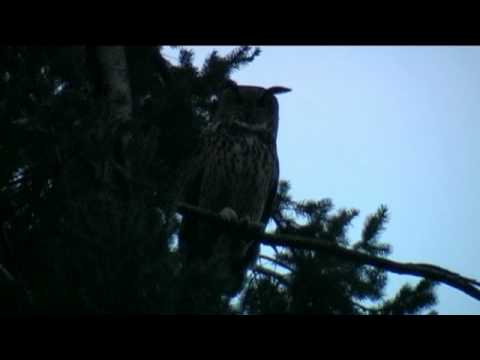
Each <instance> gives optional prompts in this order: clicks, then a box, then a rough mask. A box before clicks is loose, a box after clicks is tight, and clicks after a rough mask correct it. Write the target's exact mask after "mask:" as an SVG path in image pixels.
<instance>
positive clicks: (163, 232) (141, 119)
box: [0, 46, 435, 314]
mask: <svg viewBox="0 0 480 360" xmlns="http://www.w3.org/2000/svg"><path fill="white" fill-rule="evenodd" d="M126 50H127V52H126V55H127V62H128V71H129V80H130V86H131V90H132V96H133V116H132V118H133V121H131V122H129V123H127V124H120V123H118V122H117V121H115V119H114V118H113V116H112V115H111V113H110V110H109V108H108V105H107V103H106V100H105V98H104V97H103V96H102V94H103V93H104V91H105V89H104V87H103V84H102V79H101V72H99V69H98V64H96V60H95V52H94V49H91V48H89V47H87V48H84V47H64V48H54V47H12V46H10V47H4V48H1V49H0V162H1V164H2V167H0V226H1V232H0V264H1V265H2V269H3V270H5V271H3V270H2V269H0V270H2V271H0V311H1V312H4V313H5V312H7V313H32V312H42V313H65V312H68V313H72V312H73V313H178V312H195V313H221V314H227V313H238V312H241V313H244V314H264V313H328V314H416V313H420V312H421V311H424V310H427V309H429V308H430V307H431V306H432V305H433V304H434V303H435V297H434V294H433V284H432V283H431V282H428V281H422V282H420V283H419V284H418V285H417V286H416V287H411V286H410V285H405V286H404V287H403V288H402V289H401V290H400V292H399V293H398V294H397V295H396V296H395V297H394V298H393V299H385V296H384V293H383V290H384V288H385V285H386V281H387V277H386V274H385V273H384V271H381V270H378V269H375V268H373V267H369V266H358V265H355V264H350V263H346V262H341V261H339V260H338V259H335V258H334V257H331V256H327V255H323V254H320V253H314V252H312V251H298V250H295V251H293V250H289V249H278V252H277V253H276V256H275V260H276V261H277V262H278V263H280V264H283V265H284V268H286V269H289V270H286V271H285V270H284V271H280V272H279V271H276V270H277V267H279V266H277V267H274V266H273V267H272V266H271V267H270V269H272V271H271V273H269V272H267V271H265V272H263V273H262V272H259V271H258V270H254V271H253V272H252V274H251V277H250V281H249V282H248V284H247V285H246V289H245V290H244V293H243V295H242V297H241V298H240V300H239V303H238V304H236V305H231V303H232V301H231V300H232V299H229V298H226V297H222V296H219V295H218V292H215V291H208V289H196V288H195V284H199V283H205V282H204V281H201V282H199V281H197V280H198V279H196V278H195V276H197V274H196V273H195V272H194V271H189V270H188V269H184V268H183V267H182V265H183V262H182V258H181V257H180V255H179V254H178V252H177V250H176V248H175V234H176V231H177V230H178V217H177V215H176V214H175V207H174V200H175V194H176V192H177V190H178V189H177V186H178V185H177V184H178V181H177V180H178V178H179V177H181V167H182V166H181V165H182V163H183V161H184V160H185V159H186V158H188V156H189V155H190V154H191V153H192V152H193V151H195V144H196V141H197V137H198V133H199V129H201V128H202V127H203V126H204V125H205V124H206V123H207V122H208V121H209V119H210V118H211V114H212V113H213V112H214V111H215V105H216V96H217V95H218V94H219V92H220V91H221V90H222V89H223V88H224V87H225V86H226V84H227V83H228V81H230V80H229V76H230V74H231V73H232V71H234V70H237V69H239V68H240V67H241V66H243V65H247V64H248V63H250V62H252V61H253V60H254V59H255V57H256V56H258V55H259V50H258V49H252V48H250V47H247V46H244V47H239V48H237V49H236V50H235V51H233V52H232V53H230V54H229V55H227V56H225V57H221V56H219V55H218V54H217V53H215V52H213V53H212V54H211V55H210V56H209V58H208V59H207V60H206V61H205V63H204V65H203V66H202V68H201V69H197V68H196V67H195V66H194V65H193V61H192V60H193V55H194V54H193V53H192V52H190V51H186V50H183V49H182V50H181V51H180V58H179V64H178V65H173V64H171V63H169V62H168V61H167V60H166V59H165V58H164V57H163V56H162V53H161V51H160V50H161V48H157V47H130V48H127V49H126ZM126 132H128V133H129V134H130V135H131V139H132V140H131V141H130V142H129V143H128V145H127V146H126V147H125V146H122V143H121V141H120V139H121V138H122V136H123V134H125V133H126ZM288 189H289V187H288V184H287V183H286V182H282V184H281V186H280V188H279V201H278V203H277V207H276V211H275V213H274V216H273V220H274V223H275V225H276V232H277V233H279V234H282V233H283V234H299V235H303V236H309V237H313V238H315V237H319V238H327V239H329V240H330V241H332V242H334V243H337V244H339V245H341V246H349V241H348V238H347V236H346V232H347V228H348V226H349V224H350V223H351V221H352V219H353V218H354V217H355V216H357V215H358V211H357V210H340V211H338V212H337V213H336V214H333V215H332V214H331V211H332V209H333V205H332V202H331V201H330V200H321V201H307V202H301V203H299V202H295V201H293V200H292V199H291V198H290V196H289V194H288ZM387 218H388V216H387V210H386V208H385V207H380V208H379V210H378V211H377V213H375V214H373V215H372V216H370V217H369V218H368V219H367V221H366V223H365V226H364V231H363V234H362V239H361V240H360V241H359V242H357V243H354V244H353V245H351V246H352V248H354V249H356V250H360V251H364V252H366V253H368V254H372V255H377V256H378V255H381V256H387V255H388V254H389V253H390V248H389V246H388V245H387V244H382V243H380V242H379V241H378V235H379V233H380V232H381V230H382V229H383V226H384V224H385V223H386V221H387ZM299 219H301V220H299ZM262 262H263V261H262ZM12 278H13V279H12ZM279 279H283V281H280V280H279ZM211 281H212V288H214V287H215V274H212V278H211ZM185 294H194V296H193V298H192V297H190V300H189V301H190V302H189V303H188V304H184V303H182V302H183V301H184V300H185ZM365 300H368V301H370V302H371V303H373V304H374V305H372V306H370V307H367V306H366V305H364V304H363V303H361V302H362V301H365Z"/></svg>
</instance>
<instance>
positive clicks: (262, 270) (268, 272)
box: [252, 266, 290, 286]
mask: <svg viewBox="0 0 480 360" xmlns="http://www.w3.org/2000/svg"><path fill="white" fill-rule="evenodd" d="M252 270H253V271H255V272H258V273H260V274H263V275H266V276H270V277H273V278H274V279H275V280H277V281H278V282H279V283H280V284H282V285H284V286H289V285H290V282H289V281H288V279H287V278H285V276H282V275H280V274H279V273H276V272H275V271H273V270H270V269H267V268H264V267H263V266H255V267H254V268H253V269H252Z"/></svg>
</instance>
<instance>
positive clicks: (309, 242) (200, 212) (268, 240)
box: [178, 203, 480, 301]
mask: <svg viewBox="0 0 480 360" xmlns="http://www.w3.org/2000/svg"><path fill="white" fill-rule="evenodd" d="M178 210H179V212H180V213H181V214H183V215H185V214H189V215H195V216H199V217H202V218H203V219H205V220H206V221H209V222H212V223H215V224H218V225H219V226H226V227H229V228H231V229H234V230H238V231H241V232H244V233H246V234H249V235H251V236H253V237H256V238H258V239H261V240H259V241H260V242H261V243H262V244H265V245H272V246H273V245H278V246H284V247H289V248H293V249H303V250H313V251H323V252H324V253H328V254H330V255H332V256H336V257H338V258H340V259H342V260H345V261H350V262H354V263H358V264H364V265H371V266H374V267H377V268H380V269H383V270H387V271H390V272H393V273H396V274H406V275H413V276H419V277H423V278H426V279H430V280H433V281H438V282H442V283H444V284H447V285H449V286H451V287H454V288H456V289H458V290H460V291H462V292H464V293H466V294H468V295H470V296H471V297H473V298H475V299H477V300H479V301H480V289H479V288H478V286H480V283H479V282H478V281H477V280H474V279H469V278H466V277H463V276H461V275H460V274H457V273H454V272H452V271H449V270H446V269H443V268H441V267H439V266H435V265H430V264H421V263H401V262H396V261H392V260H388V259H385V258H380V257H376V256H372V255H368V254H365V253H363V252H360V251H355V250H351V249H347V248H344V247H341V246H338V245H334V244H332V243H331V242H329V241H327V240H322V239H318V238H315V239H313V238H306V237H301V236H293V235H275V234H269V233H265V231H264V226H263V225H261V224H241V223H238V222H235V221H227V220H224V219H223V218H222V217H221V216H220V215H218V214H217V213H214V212H212V211H208V210H205V209H202V208H198V207H196V206H191V205H189V204H185V203H179V204H178Z"/></svg>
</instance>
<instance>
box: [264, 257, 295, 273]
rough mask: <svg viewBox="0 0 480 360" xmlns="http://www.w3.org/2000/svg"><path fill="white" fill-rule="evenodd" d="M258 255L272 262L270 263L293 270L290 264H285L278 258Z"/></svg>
mask: <svg viewBox="0 0 480 360" xmlns="http://www.w3.org/2000/svg"><path fill="white" fill-rule="evenodd" d="M259 257H260V259H264V260H268V261H270V262H272V263H274V264H276V265H278V266H281V267H283V268H285V269H287V270H289V271H294V270H295V269H294V268H293V267H291V266H290V265H288V264H285V263H284V262H283V261H280V260H278V259H275V258H272V257H270V256H266V255H260V256H259Z"/></svg>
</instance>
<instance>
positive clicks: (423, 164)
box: [166, 46, 480, 314]
mask: <svg viewBox="0 0 480 360" xmlns="http://www.w3.org/2000/svg"><path fill="white" fill-rule="evenodd" d="M187 48H192V49H194V51H195V59H196V61H195V62H196V64H201V63H202V62H203V59H204V58H205V56H206V55H207V54H208V53H210V52H211V51H212V50H213V49H214V48H215V49H217V50H219V52H220V54H225V53H226V52H228V51H229V50H231V49H232V48H233V47H231V46H228V47H227V46H225V47H219V46H216V47H200V46H192V47H189V46H187ZM261 49H262V54H261V55H260V56H259V57H257V59H256V60H255V61H254V62H253V63H251V64H250V65H248V66H246V67H244V68H242V69H240V70H239V71H237V72H235V73H234V74H233V76H232V78H233V79H234V80H235V81H237V82H238V83H240V84H243V85H258V86H265V87H268V86H272V85H281V86H287V87H290V88H291V89H292V92H290V93H287V94H283V95H279V96H278V98H279V102H280V126H279V138H278V151H279V158H280V177H281V179H285V180H289V181H290V182H291V185H292V195H293V197H294V199H296V200H302V199H321V198H331V199H332V200H333V202H334V204H335V206H336V208H337V209H338V208H343V207H347V208H351V207H354V208H357V209H359V210H360V216H359V217H358V219H357V220H356V221H355V222H354V223H353V225H354V226H353V227H352V228H351V231H350V233H349V235H350V238H351V239H352V240H356V239H358V238H359V236H360V232H361V228H362V225H363V221H364V219H365V217H366V216H367V215H368V214H370V213H372V212H374V211H375V210H376V209H377V208H378V206H379V205H380V204H385V205H387V206H388V208H389V210H390V216H391V217H390V222H389V223H388V224H387V227H386V230H385V232H384V233H383V235H382V237H381V240H382V241H385V242H387V243H389V244H391V245H392V247H393V253H392V255H391V256H390V258H391V259H393V260H397V261H411V262H425V263H431V264H435V265H438V266H442V267H445V268H447V269H450V270H452V271H455V272H459V273H461V274H463V275H465V276H467V277H473V278H476V279H480V262H479V261H478V260H477V259H478V255H479V252H480V251H479V250H480V239H479V235H478V233H477V229H476V225H477V224H476V220H477V219H476V218H475V217H476V215H478V214H480V190H479V186H478V183H479V182H480V144H479V142H478V141H477V139H478V138H479V135H480V121H479V120H480V118H479V117H480V101H479V100H480V99H479V95H480V47H460V46H448V47H447V46H444V47H431V46H396V47H392V46H350V47H349V46H307V47H305V46H262V47H261ZM166 53H167V54H169V55H170V56H175V54H176V52H175V51H171V50H167V51H166ZM389 279H390V281H389V285H388V288H387V293H388V294H392V295H393V294H394V293H395V291H396V290H397V289H398V288H399V287H400V286H401V285H402V284H404V283H406V282H409V283H411V284H414V283H416V282H418V280H419V278H417V277H410V276H398V275H395V274H389ZM437 294H438V298H439V304H438V305H437V306H436V309H437V310H438V311H439V312H440V313H441V314H480V302H478V301H476V300H474V299H472V298H470V297H469V296H467V295H465V294H463V293H461V292H460V291H458V290H456V289H453V288H450V287H448V286H446V285H439V286H438V288H437Z"/></svg>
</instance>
